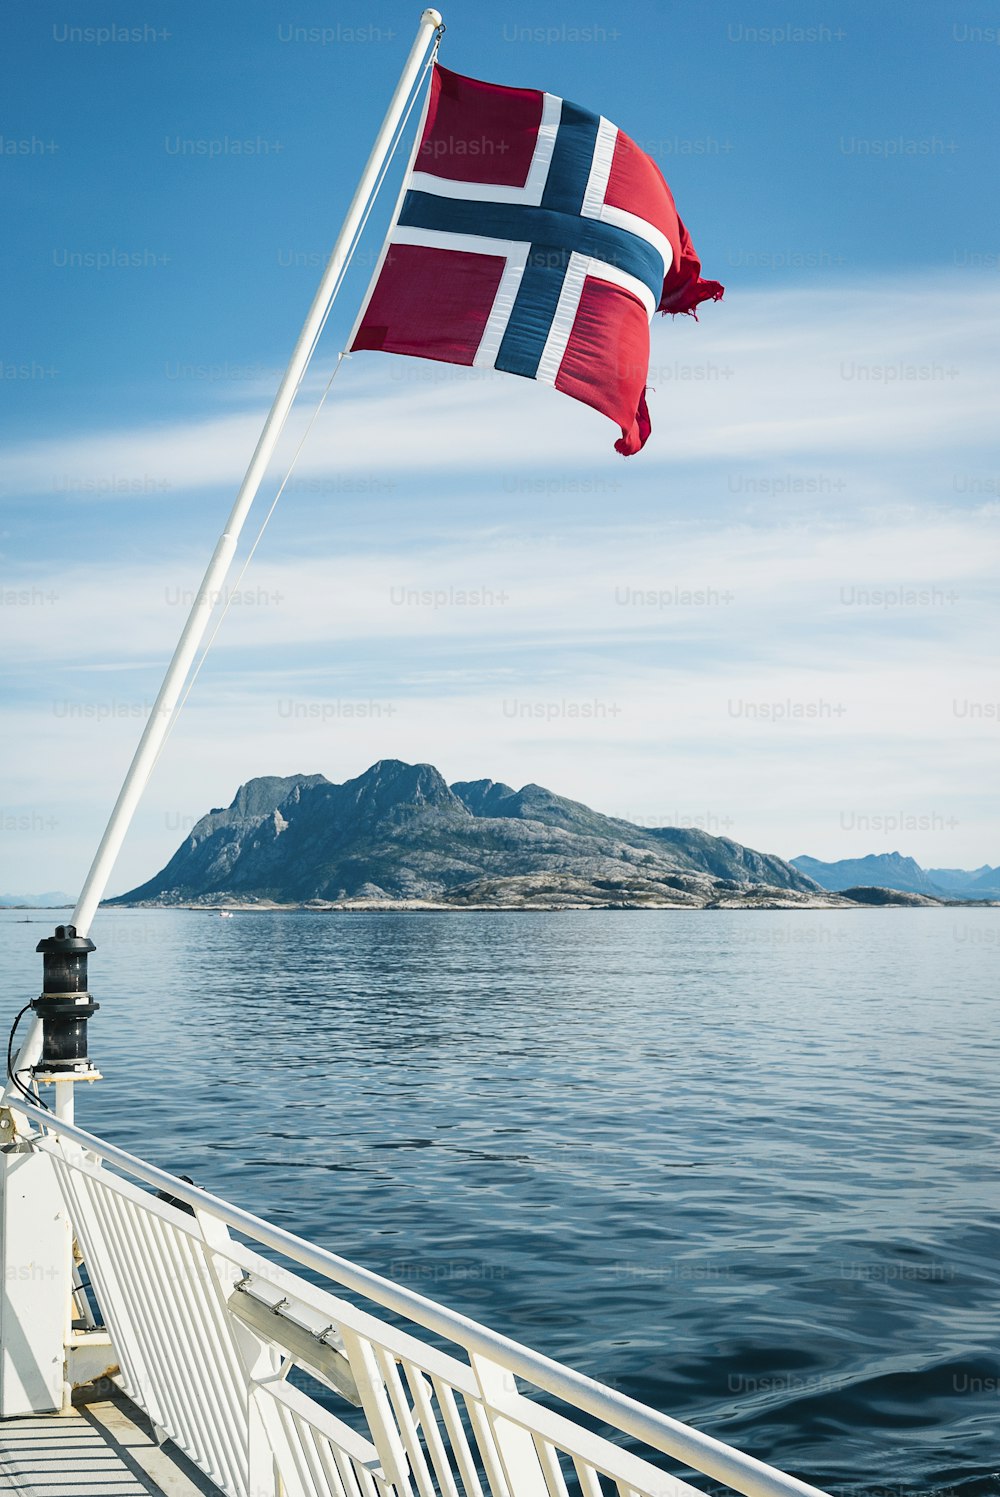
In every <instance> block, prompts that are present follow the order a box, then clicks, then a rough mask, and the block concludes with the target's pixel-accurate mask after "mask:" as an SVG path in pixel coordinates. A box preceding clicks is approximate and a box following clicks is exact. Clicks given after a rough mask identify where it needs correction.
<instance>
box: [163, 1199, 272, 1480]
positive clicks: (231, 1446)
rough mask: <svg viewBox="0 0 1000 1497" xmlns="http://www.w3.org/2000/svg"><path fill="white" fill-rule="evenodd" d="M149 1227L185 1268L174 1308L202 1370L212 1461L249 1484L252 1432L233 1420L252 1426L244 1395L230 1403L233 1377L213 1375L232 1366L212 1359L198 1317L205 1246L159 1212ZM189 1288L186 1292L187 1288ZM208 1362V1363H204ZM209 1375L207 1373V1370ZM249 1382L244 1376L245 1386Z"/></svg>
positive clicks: (202, 1324) (211, 1349) (208, 1344)
mask: <svg viewBox="0 0 1000 1497" xmlns="http://www.w3.org/2000/svg"><path fill="white" fill-rule="evenodd" d="M150 1227H151V1230H152V1232H153V1235H154V1237H155V1238H156V1240H157V1241H158V1242H159V1244H160V1245H161V1250H162V1251H163V1253H164V1254H165V1255H166V1256H167V1258H168V1260H169V1257H170V1250H171V1248H173V1249H175V1251H176V1253H177V1259H178V1263H179V1265H180V1267H181V1268H184V1269H186V1270H187V1273H186V1278H187V1280H188V1282H187V1284H185V1285H184V1286H183V1288H181V1287H180V1286H179V1287H178V1292H177V1293H176V1295H175V1308H176V1313H177V1316H178V1319H179V1320H180V1322H181V1324H182V1326H183V1328H184V1333H185V1336H186V1339H187V1341H188V1344H189V1346H190V1347H191V1351H192V1356H193V1360H194V1365H195V1366H196V1367H198V1368H199V1371H202V1373H203V1375H202V1377H201V1378H200V1379H199V1385H200V1387H201V1389H202V1390H203V1393H204V1396H205V1402H206V1405H207V1408H208V1413H209V1419H208V1420H207V1421H206V1422H207V1423H208V1426H209V1432H210V1444H209V1454H210V1456H211V1460H212V1462H213V1465H214V1466H215V1467H216V1468H217V1469H218V1470H219V1471H220V1472H223V1471H225V1472H226V1473H227V1481H228V1482H229V1484H230V1485H232V1486H235V1487H236V1488H237V1489H238V1488H240V1487H242V1486H245V1483H246V1471H247V1465H248V1462H249V1434H248V1433H246V1441H245V1443H241V1439H240V1437H239V1436H237V1435H236V1434H235V1433H234V1430H233V1425H234V1423H235V1425H236V1427H237V1429H238V1430H239V1432H240V1436H242V1435H243V1434H244V1433H245V1432H247V1431H248V1427H249V1426H248V1419H249V1415H248V1410H247V1407H246V1399H245V1396H244V1397H243V1398H232V1399H230V1400H229V1402H230V1403H231V1404H234V1405H235V1408H232V1407H231V1408H229V1409H228V1410H227V1408H226V1393H227V1392H228V1391H229V1387H228V1384H229V1379H227V1378H226V1377H225V1376H223V1377H221V1378H220V1377H217V1376H214V1375H213V1369H218V1368H219V1366H220V1362H221V1363H222V1366H221V1371H222V1372H223V1373H224V1374H225V1373H226V1372H229V1371H230V1369H229V1368H227V1367H226V1366H225V1363H224V1362H223V1361H222V1359H221V1358H220V1357H218V1356H217V1355H216V1356H215V1357H214V1358H213V1356H212V1352H213V1347H212V1344H211V1339H210V1337H209V1335H208V1334H207V1327H206V1325H205V1324H204V1323H203V1321H202V1319H201V1318H199V1317H196V1315H195V1313H194V1311H195V1301H196V1299H197V1295H198V1284H199V1275H200V1272H201V1271H204V1270H206V1269H207V1265H206V1264H205V1261H204V1251H205V1250H204V1245H203V1244H201V1243H198V1244H197V1245H196V1244H195V1243H194V1242H193V1241H192V1240H191V1239H190V1238H189V1237H188V1236H187V1234H186V1233H184V1232H180V1231H178V1230H177V1229H173V1228H170V1227H168V1225H167V1223H166V1222H164V1221H163V1219H162V1218H161V1217H159V1216H157V1215H156V1214H155V1213H154V1214H151V1216H150ZM168 1231H169V1232H170V1233H171V1235H172V1236H173V1237H174V1238H175V1239H177V1240H176V1241H174V1242H171V1241H170V1240H169V1239H167V1238H166V1234H167V1232H168ZM185 1290H186V1291H187V1292H185ZM202 1362H204V1367H202V1365H201V1364H202ZM206 1374H207V1375H206ZM245 1386H246V1384H245V1380H244V1387H245ZM234 1416H235V1417H234ZM210 1474H211V1473H210Z"/></svg>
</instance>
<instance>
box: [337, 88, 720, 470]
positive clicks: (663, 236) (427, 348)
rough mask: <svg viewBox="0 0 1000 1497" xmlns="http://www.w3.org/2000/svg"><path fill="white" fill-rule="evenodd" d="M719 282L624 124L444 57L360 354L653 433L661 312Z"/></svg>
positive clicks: (632, 446) (634, 441)
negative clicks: (444, 367) (649, 385)
mask: <svg viewBox="0 0 1000 1497" xmlns="http://www.w3.org/2000/svg"><path fill="white" fill-rule="evenodd" d="M722 293H723V288H722V286H720V285H719V283H718V282H717V281H703V280H702V279H701V264H700V262H699V260H698V256H697V255H696V254H695V252H694V249H693V247H692V245H691V240H690V239H689V237H688V233H687V230H686V229H685V227H684V225H683V224H682V222H681V220H680V218H679V217H678V216H677V209H676V208H675V207H674V200H673V197H672V195H671V192H670V189H669V187H668V186H667V184H666V182H665V181H664V180H663V176H662V174H661V172H660V169H659V167H658V166H657V165H656V163H655V161H653V160H652V158H651V157H650V156H647V155H646V154H645V152H644V151H641V150H640V149H639V147H638V146H637V145H636V144H635V142H634V141H632V140H630V139H629V138H628V136H627V135H625V134H624V133H623V132H622V131H621V130H619V129H618V127H617V126H616V125H612V124H611V123H610V122H609V121H608V120H606V119H604V118H602V117H601V116H600V115H596V114H591V113H589V112H588V111H587V110H585V109H580V108H579V107H578V105H576V104H571V103H570V102H569V101H568V100H567V99H560V98H557V97H556V96H555V95H554V94H548V93H541V92H539V91H538V90H537V89H529V88H505V87H503V86H501V85H499V84H495V83H481V82H479V80H478V79H475V78H464V77H462V75H461V74H460V73H452V72H449V71H448V69H447V68H442V67H441V66H440V65H439V64H435V66H434V71H433V77H432V79H431V87H430V90H429V93H428V97H427V103H426V106H425V112H424V119H423V124H422V129H421V130H420V131H419V133H418V136H417V142H416V145H415V147H414V154H413V158H412V160H411V162H410V171H409V174H408V176H407V179H406V182H405V184H404V188H403V192H402V194H401V196H400V201H399V204H398V207H397V211H396V217H395V219H394V221H393V224H392V227H391V228H390V230H389V234H388V237H387V239H386V243H385V247H384V249H383V251H382V257H381V259H380V261H379V264H378V267H377V268H376V271H375V274H374V276H373V277H372V283H371V285H370V287H369V289H368V295H367V297H366V299H365V302H364V305H363V307H362V310H361V313H360V316H359V319H358V324H357V327H356V330H355V335H354V337H353V339H352V341H351V345H350V346H351V349H352V350H355V349H365V348H368V349H381V350H383V351H384V352H386V353H400V354H410V355H413V356H416V357H417V358H423V359H438V360H440V361H442V362H444V363H449V364H467V365H471V366H474V367H475V368H477V369H501V370H504V371H505V372H507V373H508V374H520V375H522V376H523V377H524V378H525V379H535V380H540V381H541V382H542V383H543V384H549V385H554V386H555V388H556V389H557V390H562V391H563V392H564V393H565V394H567V395H572V396H574V397H575V399H577V400H582V401H583V402H584V403H585V404H587V405H589V406H593V407H594V409H595V410H598V411H601V412H602V413H603V414H604V415H606V416H610V417H611V419H612V420H613V421H617V423H618V424H619V426H620V427H621V429H622V435H621V438H620V440H619V441H617V442H616V443H615V447H616V449H617V450H618V451H619V452H621V453H623V454H625V455H628V454H631V453H633V452H638V451H639V449H640V448H641V447H642V446H643V444H644V443H645V441H646V438H647V437H648V436H649V430H650V423H649V412H648V410H647V408H646V399H645V387H646V380H647V378H648V374H649V324H650V322H651V321H652V317H653V313H654V312H655V311H657V310H659V311H661V312H692V313H693V312H694V310H695V308H696V307H697V306H698V304H699V302H702V301H705V300H707V299H708V298H712V299H713V300H715V301H718V300H719V299H720V297H721V296H722Z"/></svg>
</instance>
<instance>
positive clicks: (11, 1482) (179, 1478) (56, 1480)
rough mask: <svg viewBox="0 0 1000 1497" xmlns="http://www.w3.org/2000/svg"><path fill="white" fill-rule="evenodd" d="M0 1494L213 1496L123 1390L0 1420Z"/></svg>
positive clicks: (208, 1484) (17, 1496) (39, 1496)
mask: <svg viewBox="0 0 1000 1497" xmlns="http://www.w3.org/2000/svg"><path fill="white" fill-rule="evenodd" d="M0 1492H10V1493H12V1494H14V1497H112V1494H113V1497H195V1494H204V1493H208V1494H211V1497H219V1488H218V1487H216V1486H214V1485H213V1484H212V1482H210V1481H208V1479H207V1478H206V1477H204V1476H203V1475H202V1474H201V1472H200V1471H199V1470H198V1469H197V1468H196V1467H195V1466H193V1465H192V1464H191V1462H190V1461H189V1460H188V1459H187V1457H186V1456H184V1455H183V1454H182V1453H181V1452H180V1451H179V1450H177V1449H176V1448H175V1447H174V1446H173V1445H172V1444H171V1443H170V1442H169V1441H168V1442H167V1443H166V1444H165V1445H164V1446H163V1447H162V1448H161V1447H160V1446H158V1445H157V1443H156V1440H155V1438H154V1436H153V1431H152V1427H151V1425H150V1423H149V1420H148V1419H147V1418H146V1416H145V1414H143V1413H142V1412H141V1411H140V1410H139V1409H137V1408H136V1407H135V1405H134V1404H132V1403H130V1402H129V1400H128V1399H127V1398H126V1397H125V1396H124V1395H123V1394H115V1395H114V1397H112V1398H108V1399H101V1400H100V1401H98V1402H95V1403H86V1404H81V1405H80V1406H79V1407H78V1408H74V1410H73V1412H72V1414H65V1415H63V1414H42V1415H38V1414H36V1415H33V1416H30V1417H28V1418H25V1419H7V1420H4V1421H3V1422H0Z"/></svg>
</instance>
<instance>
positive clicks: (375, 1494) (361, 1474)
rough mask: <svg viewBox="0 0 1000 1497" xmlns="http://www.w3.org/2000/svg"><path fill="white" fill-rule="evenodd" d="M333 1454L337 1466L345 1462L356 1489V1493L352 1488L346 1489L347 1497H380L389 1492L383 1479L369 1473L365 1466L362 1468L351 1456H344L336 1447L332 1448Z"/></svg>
mask: <svg viewBox="0 0 1000 1497" xmlns="http://www.w3.org/2000/svg"><path fill="white" fill-rule="evenodd" d="M334 1453H335V1455H336V1457H337V1465H338V1466H339V1465H340V1464H341V1461H345V1462H346V1463H347V1465H348V1466H349V1467H350V1469H351V1475H352V1476H353V1478H354V1482H355V1485H356V1487H357V1493H355V1491H354V1488H353V1487H348V1488H347V1492H348V1497H382V1494H383V1493H384V1492H387V1491H389V1490H391V1489H390V1487H389V1485H388V1483H387V1482H386V1481H385V1479H384V1477H382V1478H379V1477H376V1476H375V1474H374V1472H372V1471H369V1470H368V1469H367V1467H366V1466H363V1465H362V1464H361V1462H360V1461H356V1460H355V1459H354V1458H353V1456H349V1455H345V1454H344V1452H343V1451H341V1450H338V1449H337V1447H336V1446H334Z"/></svg>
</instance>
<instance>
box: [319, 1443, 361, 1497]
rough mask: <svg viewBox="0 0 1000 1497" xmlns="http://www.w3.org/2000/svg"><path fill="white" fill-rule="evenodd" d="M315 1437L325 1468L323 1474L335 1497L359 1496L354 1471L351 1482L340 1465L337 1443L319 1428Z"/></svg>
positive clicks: (322, 1464) (320, 1458) (321, 1461)
mask: <svg viewBox="0 0 1000 1497" xmlns="http://www.w3.org/2000/svg"><path fill="white" fill-rule="evenodd" d="M314 1438H315V1441H316V1450H317V1453H318V1454H319V1460H320V1465H321V1466H322V1468H323V1475H324V1477H325V1479H326V1483H327V1486H328V1487H329V1488H330V1491H331V1492H332V1493H333V1494H334V1497H358V1491H357V1483H356V1482H355V1481H354V1480H353V1476H354V1472H353V1471H352V1472H351V1477H352V1480H351V1481H350V1482H348V1481H346V1480H345V1478H344V1473H343V1471H342V1470H341V1467H340V1462H339V1460H338V1459H337V1457H338V1455H339V1454H340V1452H339V1451H338V1449H337V1446H336V1444H335V1443H334V1442H333V1441H332V1440H328V1439H327V1438H326V1436H325V1435H321V1434H320V1433H319V1431H318V1430H317V1432H316V1434H315V1436H314ZM348 1464H349V1463H348Z"/></svg>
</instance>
